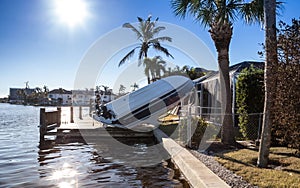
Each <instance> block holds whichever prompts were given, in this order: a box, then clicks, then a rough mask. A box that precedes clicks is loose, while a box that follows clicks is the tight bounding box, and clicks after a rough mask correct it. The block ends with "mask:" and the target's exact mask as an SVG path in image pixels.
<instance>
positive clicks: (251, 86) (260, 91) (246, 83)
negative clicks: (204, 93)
mask: <svg viewBox="0 0 300 188" xmlns="http://www.w3.org/2000/svg"><path fill="white" fill-rule="evenodd" d="M263 80H264V71H263V70H261V69H258V68H254V67H253V66H251V67H249V68H245V69H243V70H242V71H241V73H240V75H239V77H238V79H237V83H236V103H237V107H238V110H237V113H238V114H239V117H238V120H239V127H240V132H241V133H242V135H243V136H244V138H246V139H250V140H255V139H256V138H257V132H258V128H259V120H260V117H259V114H258V113H262V112H263V107H264V83H263Z"/></svg>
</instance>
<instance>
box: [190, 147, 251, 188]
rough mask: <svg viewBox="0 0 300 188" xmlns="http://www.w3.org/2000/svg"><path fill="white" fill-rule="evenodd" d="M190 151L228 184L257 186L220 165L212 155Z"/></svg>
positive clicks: (232, 185) (245, 187) (236, 186)
mask: <svg viewBox="0 0 300 188" xmlns="http://www.w3.org/2000/svg"><path fill="white" fill-rule="evenodd" d="M190 152H191V153H192V154H193V155H194V156H195V157H197V158H198V159H199V160H200V161H201V162H202V163H203V164H205V165H206V166H207V167H208V168H209V169H210V170H211V171H213V172H214V173H215V174H217V175H218V176H219V177H220V178H221V179H223V180H224V181H225V182H226V183H227V184H228V185H230V186H231V187H233V188H257V186H253V185H251V184H249V183H248V182H246V181H245V180H243V178H242V177H241V176H238V175H236V174H234V173H233V172H232V171H230V170H227V169H226V168H225V167H223V166H222V165H220V164H219V163H218V162H217V161H216V160H215V159H214V157H213V156H211V155H207V154H204V153H200V152H199V151H196V150H190Z"/></svg>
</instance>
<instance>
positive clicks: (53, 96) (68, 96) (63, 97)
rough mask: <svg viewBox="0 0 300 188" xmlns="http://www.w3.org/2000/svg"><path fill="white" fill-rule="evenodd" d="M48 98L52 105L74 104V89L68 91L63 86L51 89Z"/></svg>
mask: <svg viewBox="0 0 300 188" xmlns="http://www.w3.org/2000/svg"><path fill="white" fill-rule="evenodd" d="M48 98H49V99H50V101H51V104H52V105H63V106H69V105H72V91H68V90H65V89H63V88H59V89H54V90H51V91H50V92H49V93H48Z"/></svg>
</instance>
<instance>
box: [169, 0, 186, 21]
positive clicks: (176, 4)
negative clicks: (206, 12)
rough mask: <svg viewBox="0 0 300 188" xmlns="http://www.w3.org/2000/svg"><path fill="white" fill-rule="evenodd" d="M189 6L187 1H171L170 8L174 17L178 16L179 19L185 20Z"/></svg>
mask: <svg viewBox="0 0 300 188" xmlns="http://www.w3.org/2000/svg"><path fill="white" fill-rule="evenodd" d="M189 4H190V1H189V0H171V7H172V9H173V13H174V14H175V15H176V16H180V17H181V18H185V16H186V14H187V11H188V6H189Z"/></svg>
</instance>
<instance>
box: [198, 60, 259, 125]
mask: <svg viewBox="0 0 300 188" xmlns="http://www.w3.org/2000/svg"><path fill="white" fill-rule="evenodd" d="M251 65H253V67H255V68H259V69H263V68H264V63H263V62H254V61H244V62H241V63H238V64H235V65H232V66H230V67H229V76H230V86H231V94H232V113H233V114H235V112H236V96H235V89H236V82H237V78H238V76H239V75H240V72H241V71H242V70H243V69H245V68H249V67H250V66H251ZM194 82H195V83H196V87H197V93H198V96H197V98H198V99H199V100H198V101H199V103H198V104H199V105H196V106H197V107H196V108H195V113H197V114H199V116H201V117H204V118H205V119H206V120H207V121H209V122H213V123H215V124H220V123H221V122H220V113H221V95H220V81H219V72H213V73H211V74H208V75H205V76H203V77H201V78H198V79H196V80H194ZM233 118H234V119H233V121H234V124H235V125H237V119H236V116H235V115H234V116H233Z"/></svg>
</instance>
